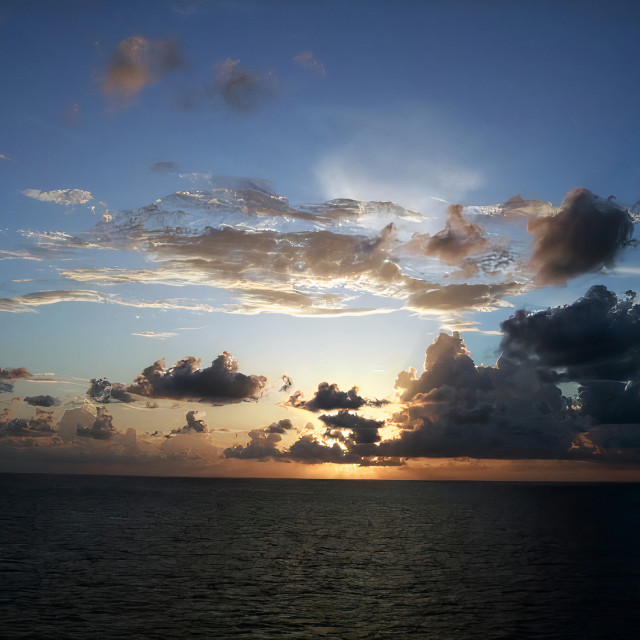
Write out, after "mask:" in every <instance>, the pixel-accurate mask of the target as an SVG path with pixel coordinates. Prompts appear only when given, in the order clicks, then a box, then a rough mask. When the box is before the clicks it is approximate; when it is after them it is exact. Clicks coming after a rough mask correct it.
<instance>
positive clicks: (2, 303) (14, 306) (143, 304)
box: [0, 289, 219, 313]
mask: <svg viewBox="0 0 640 640" xmlns="http://www.w3.org/2000/svg"><path fill="white" fill-rule="evenodd" d="M60 302H98V303H109V304H118V305H121V306H125V307H135V308H137V309H167V310H174V309H184V310H187V311H193V312H196V313H198V312H212V311H218V310H219V309H215V308H214V307H212V306H211V305H207V304H203V303H200V302H193V301H186V300H180V299H171V298H165V299H163V300H153V301H149V300H122V299H120V298H117V297H116V296H115V295H114V294H107V293H102V292H100V291H92V290H83V289H67V290H57V291H34V292H32V293H26V294H24V295H22V296H18V297H15V298H0V311H6V312H8V313H25V312H30V313H35V309H34V308H33V307H40V306H43V305H48V304H58V303H60Z"/></svg>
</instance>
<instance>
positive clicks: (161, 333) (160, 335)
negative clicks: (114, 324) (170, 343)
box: [131, 331, 178, 340]
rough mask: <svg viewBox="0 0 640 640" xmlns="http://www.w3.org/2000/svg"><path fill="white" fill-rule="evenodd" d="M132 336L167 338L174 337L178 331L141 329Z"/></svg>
mask: <svg viewBox="0 0 640 640" xmlns="http://www.w3.org/2000/svg"><path fill="white" fill-rule="evenodd" d="M131 335H132V336H140V337H142V338H155V339H156V340H166V339H167V338H174V337H175V336H177V335H178V334H177V333H174V332H172V331H140V332H139V333H132V334H131Z"/></svg>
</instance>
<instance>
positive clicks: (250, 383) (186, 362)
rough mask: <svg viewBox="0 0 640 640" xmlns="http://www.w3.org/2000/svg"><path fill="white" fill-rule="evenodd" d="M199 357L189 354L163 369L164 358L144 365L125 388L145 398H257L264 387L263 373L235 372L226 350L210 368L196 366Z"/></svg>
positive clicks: (265, 380)
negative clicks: (247, 373)
mask: <svg viewBox="0 0 640 640" xmlns="http://www.w3.org/2000/svg"><path fill="white" fill-rule="evenodd" d="M200 363H201V360H200V359H197V360H196V358H194V357H192V356H189V357H187V358H183V359H182V360H179V361H178V362H176V364H174V365H173V366H172V367H170V368H169V369H167V368H166V367H165V361H164V358H163V359H162V360H157V361H156V362H154V363H153V364H152V365H151V366H149V367H147V368H146V369H144V370H143V371H142V373H141V374H140V375H139V376H138V377H137V378H136V379H135V380H134V381H133V383H132V384H131V385H129V386H128V387H127V389H126V390H127V391H128V392H130V393H135V394H139V395H142V396H147V397H164V398H192V399H226V400H241V399H244V398H247V399H257V398H259V397H260V395H261V393H262V390H263V389H264V387H265V385H266V383H267V379H266V378H265V377H264V376H257V375H245V374H243V373H240V372H239V371H238V369H239V365H238V361H237V360H236V359H235V358H234V357H233V356H232V355H231V354H230V353H228V352H227V351H224V352H223V353H222V355H219V356H218V357H217V358H216V359H215V360H214V361H213V362H212V364H211V366H210V367H206V368H204V369H200Z"/></svg>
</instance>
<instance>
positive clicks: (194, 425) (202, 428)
mask: <svg viewBox="0 0 640 640" xmlns="http://www.w3.org/2000/svg"><path fill="white" fill-rule="evenodd" d="M198 415H200V414H199V412H198V411H187V415H186V419H187V424H185V425H184V427H181V428H180V429H174V430H173V431H172V432H171V433H170V434H169V435H168V436H166V437H171V436H172V435H181V434H185V433H209V426H208V425H207V423H206V422H205V421H204V420H199V419H198V418H197V417H196V416H198ZM201 415H202V417H203V418H204V414H201Z"/></svg>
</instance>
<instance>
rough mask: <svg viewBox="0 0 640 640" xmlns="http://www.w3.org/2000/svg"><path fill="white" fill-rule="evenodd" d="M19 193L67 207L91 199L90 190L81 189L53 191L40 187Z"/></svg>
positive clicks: (84, 202)
mask: <svg viewBox="0 0 640 640" xmlns="http://www.w3.org/2000/svg"><path fill="white" fill-rule="evenodd" d="M21 193H22V194H23V195H25V196H27V197H28V198H33V199H34V200H41V201H42V202H55V203H56V204H62V205H65V206H67V207H69V206H72V205H74V204H86V203H87V202H89V201H91V200H93V196H92V195H91V192H90V191H84V190H83V189H54V190H53V191H41V190H40V189H24V190H23V191H21Z"/></svg>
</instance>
